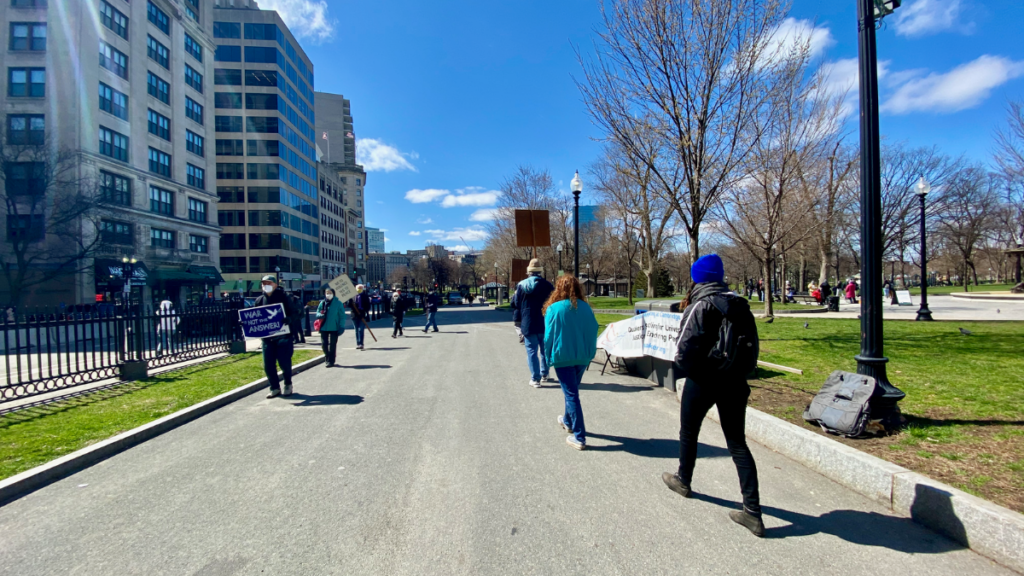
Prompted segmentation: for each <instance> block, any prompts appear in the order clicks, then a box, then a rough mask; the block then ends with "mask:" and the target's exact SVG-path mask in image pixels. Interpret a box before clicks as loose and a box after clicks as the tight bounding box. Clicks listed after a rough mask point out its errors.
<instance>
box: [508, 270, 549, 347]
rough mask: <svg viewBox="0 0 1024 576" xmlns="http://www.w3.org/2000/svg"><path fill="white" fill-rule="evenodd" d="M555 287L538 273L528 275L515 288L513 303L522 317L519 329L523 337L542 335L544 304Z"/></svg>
mask: <svg viewBox="0 0 1024 576" xmlns="http://www.w3.org/2000/svg"><path fill="white" fill-rule="evenodd" d="M554 291H555V287H554V286H552V285H551V282H548V281H547V280H545V279H544V277H543V276H541V275H540V273H537V272H534V273H532V274H530V276H529V277H527V278H526V280H523V281H522V282H520V283H519V285H518V286H516V293H515V298H514V300H515V302H516V304H517V305H518V307H519V312H520V315H521V316H522V320H521V322H522V324H521V329H522V331H523V335H524V336H533V335H541V336H543V334H544V312H543V309H544V303H545V302H547V300H548V296H551V293H552V292H554Z"/></svg>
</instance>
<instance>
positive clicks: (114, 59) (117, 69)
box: [100, 40, 128, 80]
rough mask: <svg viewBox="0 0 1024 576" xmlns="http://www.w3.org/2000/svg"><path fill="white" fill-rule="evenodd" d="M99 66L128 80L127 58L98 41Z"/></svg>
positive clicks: (108, 45) (122, 53)
mask: <svg viewBox="0 0 1024 576" xmlns="http://www.w3.org/2000/svg"><path fill="white" fill-rule="evenodd" d="M100 66H101V67H103V68H106V69H107V70H110V71H111V72H113V73H114V74H117V75H118V76H120V77H121V78H124V79H125V80H127V79H128V56H125V54H124V52H121V51H120V50H118V49H117V48H114V47H113V46H111V45H110V44H107V43H106V42H103V41H102V40H101V41H100Z"/></svg>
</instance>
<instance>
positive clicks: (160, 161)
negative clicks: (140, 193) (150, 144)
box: [149, 148, 171, 178]
mask: <svg viewBox="0 0 1024 576" xmlns="http://www.w3.org/2000/svg"><path fill="white" fill-rule="evenodd" d="M149 171H150V172H152V173H154V174H159V175H161V176H163V177H165V178H170V177H171V155H170V154H167V153H165V152H161V151H159V150H157V149H156V148H150V149H149Z"/></svg>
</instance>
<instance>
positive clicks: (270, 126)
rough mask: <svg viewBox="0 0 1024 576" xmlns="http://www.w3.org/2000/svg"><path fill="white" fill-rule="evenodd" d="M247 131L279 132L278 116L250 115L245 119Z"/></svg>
mask: <svg viewBox="0 0 1024 576" xmlns="http://www.w3.org/2000/svg"><path fill="white" fill-rule="evenodd" d="M245 131H246V132H254V133H266V134H277V117H276V116H258V117H253V116H249V117H247V118H246V119H245Z"/></svg>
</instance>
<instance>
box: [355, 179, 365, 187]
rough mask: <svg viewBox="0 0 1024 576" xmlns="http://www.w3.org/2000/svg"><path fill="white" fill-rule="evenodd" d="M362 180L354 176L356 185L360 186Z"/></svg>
mask: <svg viewBox="0 0 1024 576" xmlns="http://www.w3.org/2000/svg"><path fill="white" fill-rule="evenodd" d="M362 184H363V182H362V180H360V179H359V178H356V186H362Z"/></svg>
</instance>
